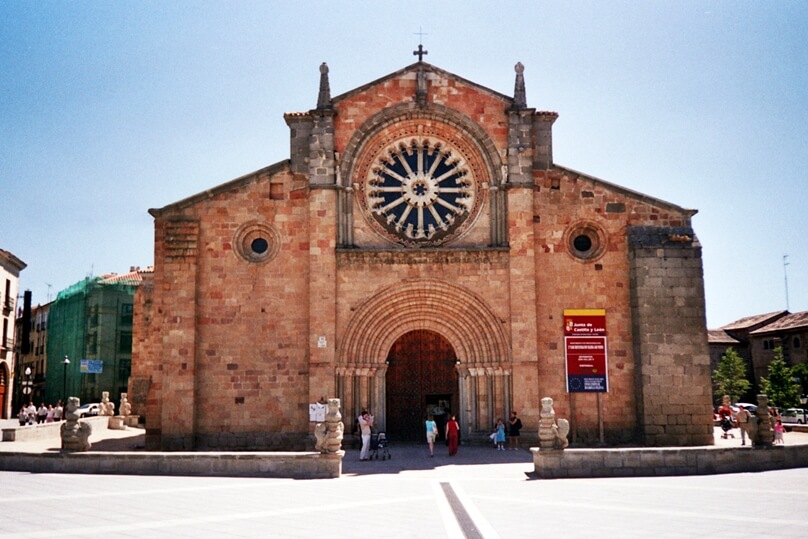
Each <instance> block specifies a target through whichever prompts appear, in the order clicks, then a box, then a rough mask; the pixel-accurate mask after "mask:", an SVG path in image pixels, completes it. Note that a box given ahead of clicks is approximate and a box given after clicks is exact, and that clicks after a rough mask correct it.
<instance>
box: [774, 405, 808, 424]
mask: <svg viewBox="0 0 808 539" xmlns="http://www.w3.org/2000/svg"><path fill="white" fill-rule="evenodd" d="M805 419H806V412H805V410H803V409H802V408H789V409H788V410H783V412H782V413H780V420H781V421H782V422H783V424H784V425H785V424H786V423H793V424H797V425H804V424H805Z"/></svg>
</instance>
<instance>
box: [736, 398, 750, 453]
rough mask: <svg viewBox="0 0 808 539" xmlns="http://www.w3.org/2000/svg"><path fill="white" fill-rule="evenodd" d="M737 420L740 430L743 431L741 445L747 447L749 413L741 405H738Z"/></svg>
mask: <svg viewBox="0 0 808 539" xmlns="http://www.w3.org/2000/svg"><path fill="white" fill-rule="evenodd" d="M735 420H736V421H737V422H738V429H740V431H741V445H746V424H747V423H749V412H747V411H746V408H744V407H743V406H741V405H740V404H739V405H738V412H737V413H736V414H735Z"/></svg>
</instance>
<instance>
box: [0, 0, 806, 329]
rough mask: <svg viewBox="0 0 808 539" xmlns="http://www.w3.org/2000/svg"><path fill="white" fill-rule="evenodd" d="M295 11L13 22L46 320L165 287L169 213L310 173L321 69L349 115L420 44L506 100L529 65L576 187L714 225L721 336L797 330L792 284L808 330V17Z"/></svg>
mask: <svg viewBox="0 0 808 539" xmlns="http://www.w3.org/2000/svg"><path fill="white" fill-rule="evenodd" d="M273 4H281V3H280V2H277V3H271V2H265V1H255V2H250V1H239V2H219V1H216V2H203V1H194V2H183V1H173V2H163V1H128V2H123V1H122V2H107V1H92V0H88V1H84V2H60V1H58V2H57V1H37V2H29V1H17V0H6V1H4V2H2V3H0V92H2V93H1V94H0V201H1V202H2V220H1V221H0V247H2V248H4V249H6V250H9V251H11V252H12V253H14V254H15V255H17V256H18V257H19V258H21V259H22V260H24V261H25V262H26V263H27V264H28V267H27V268H26V269H25V270H24V271H23V272H22V275H21V289H30V290H31V291H32V292H33V296H34V303H35V304H36V303H45V302H46V301H47V299H48V293H50V296H51V297H52V298H53V297H55V295H56V293H57V292H58V291H59V290H61V289H63V288H65V287H67V286H69V285H71V284H73V283H75V282H77V281H79V280H81V279H83V278H84V277H85V276H87V275H89V274H93V275H98V274H102V273H108V272H118V273H122V272H125V271H128V269H129V267H130V266H132V265H139V266H147V265H150V264H152V263H153V223H152V219H151V217H150V216H149V215H148V214H147V210H148V209H149V208H155V207H162V206H165V205H167V204H170V203H172V202H175V201H177V200H180V199H183V198H185V197H187V196H190V195H193V194H196V193H198V192H200V191H203V190H205V189H208V188H210V187H214V186H216V185H219V184H221V183H224V182H226V181H229V180H231V179H233V178H236V177H239V176H241V175H243V174H246V173H249V172H252V171H254V170H257V169H259V168H261V167H264V166H267V165H270V164H273V163H276V162H278V161H281V160H283V159H285V158H287V157H288V154H289V130H288V128H287V126H286V124H285V123H284V121H283V117H282V115H283V113H284V112H290V111H306V110H309V109H311V108H313V107H314V106H315V105H316V100H317V89H318V81H319V71H318V67H319V65H320V63H321V62H323V61H325V62H328V65H329V66H330V68H331V72H330V81H331V91H332V95H335V96H336V95H339V94H341V93H343V92H346V91H348V90H351V89H353V88H355V87H357V86H360V85H362V84H365V83H367V82H370V81H372V80H375V79H377V78H379V77H382V76H384V75H386V74H388V73H390V72H392V71H395V70H397V69H400V68H402V67H404V66H406V65H409V64H411V63H412V62H413V61H414V60H415V58H414V57H413V55H412V51H413V49H414V48H416V46H417V45H418V40H419V36H418V35H416V34H417V33H418V32H419V29H420V30H422V31H423V33H425V34H426V35H424V36H423V44H424V47H425V48H426V49H427V50H428V51H429V54H428V55H427V56H426V57H425V60H426V61H428V62H429V63H431V64H433V65H435V66H437V67H440V68H442V69H445V70H447V71H450V72H452V73H456V74H457V75H459V76H461V77H464V78H467V79H470V80H473V81H475V82H478V83H479V84H482V85H484V86H487V87H489V88H492V89H494V90H496V91H499V92H501V93H504V94H507V95H512V94H513V81H514V71H513V66H514V64H515V63H516V62H517V61H521V62H522V63H523V64H524V65H525V78H526V83H527V98H528V105H529V106H531V107H535V108H537V109H539V110H554V111H557V112H558V113H559V114H560V118H559V119H558V121H557V122H556V124H555V129H554V157H555V162H556V163H558V164H560V165H563V166H566V167H569V168H573V169H575V170H579V171H581V172H584V173H587V174H590V175H593V176H596V177H599V178H602V179H604V180H606V181H609V182H612V183H616V184H618V185H622V186H624V187H627V188H629V189H633V190H635V191H639V192H642V193H646V194H648V195H651V196H654V197H657V198H661V199H663V200H666V201H669V202H672V203H674V204H677V205H679V206H683V207H687V208H695V209H698V210H699V213H698V214H697V215H696V216H695V217H694V219H693V224H694V226H695V229H696V233H697V235H698V237H699V239H700V240H701V242H702V245H703V249H704V251H703V254H704V273H705V288H706V298H707V323H708V326H709V327H718V326H721V325H724V324H727V323H729V322H731V321H733V320H736V319H738V318H741V317H744V316H748V315H753V314H760V313H765V312H771V311H776V310H780V309H784V308H786V286H785V275H786V271H787V275H788V297H789V307H790V310H791V311H792V312H797V311H804V310H808V181H806V180H808V2H806V1H798V0H792V1H788V0H786V1H777V2H760V1H749V0H740V1H738V0H733V1H718V2H705V1H687V0H679V1H676V2H671V1H669V0H659V1H643V2H637V1H607V0H597V1H571V2H566V1H564V2H561V1H559V2H543V1H522V2H512V1H500V2H491V1H450V2H449V1H444V2H433V1H422V0H410V1H408V2H382V1H356V0H354V1H334V0H331V1H325V0H320V1H316V0H315V1H311V0H310V1H306V2H284V3H283V5H284V7H273ZM286 4H289V5H286ZM786 254H787V255H789V258H788V262H789V265H788V266H787V267H786V266H784V264H783V255H786ZM48 285H50V287H49V286H48Z"/></svg>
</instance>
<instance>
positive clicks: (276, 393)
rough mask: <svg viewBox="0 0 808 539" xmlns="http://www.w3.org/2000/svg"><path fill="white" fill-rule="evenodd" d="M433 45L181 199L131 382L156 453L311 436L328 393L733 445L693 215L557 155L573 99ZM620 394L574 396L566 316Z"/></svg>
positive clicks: (470, 435) (470, 433)
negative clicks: (281, 142)
mask: <svg viewBox="0 0 808 539" xmlns="http://www.w3.org/2000/svg"><path fill="white" fill-rule="evenodd" d="M515 79H516V80H515V86H514V95H513V96H506V95H503V94H500V93H498V92H496V91H493V90H490V89H488V88H486V87H483V86H481V85H479V84H476V83H474V82H471V81H468V80H465V79H463V78H461V77H458V76H457V75H454V74H452V73H449V72H447V71H444V70H442V69H439V68H437V67H435V66H433V65H431V64H429V63H426V62H423V61H420V60H419V61H418V62H416V63H414V64H412V65H409V66H407V67H405V68H403V69H401V70H399V71H397V72H394V73H391V74H389V75H387V76H385V77H382V78H380V79H378V80H376V81H373V82H370V83H368V84H366V85H364V86H361V87H359V88H356V89H354V90H351V91H348V92H346V93H343V94H342V95H339V96H337V97H334V98H332V97H331V92H330V88H329V80H328V68H327V66H326V65H325V64H323V65H322V66H321V67H320V88H319V95H318V100H317V106H316V108H314V109H312V110H310V111H307V112H302V113H289V114H286V115H285V120H286V123H287V125H288V126H289V129H290V140H291V144H290V146H291V148H290V157H289V159H288V160H284V161H281V162H279V163H276V164H274V165H271V166H268V167H266V168H264V169H261V170H258V171H256V172H253V173H251V174H248V175H246V176H243V177H241V178H237V179H235V180H232V181H230V182H228V183H225V184H222V185H220V186H218V187H214V188H212V189H208V190H206V191H204V192H202V193H199V194H197V195H194V196H191V197H189V198H186V199H184V200H181V201H178V202H176V203H174V204H171V205H168V206H166V207H164V208H160V209H153V210H150V213H151V214H152V216H153V217H154V222H155V272H154V278H153V280H152V281H150V282H149V281H147V282H144V283H143V285H142V286H141V287H140V289H139V291H138V293H137V296H136V307H135V313H136V316H135V330H134V333H135V342H134V345H133V362H132V377H131V379H130V384H129V393H130V401H132V404H133V406H134V408H135V410H134V413H139V414H141V415H143V416H145V419H146V429H147V446H148V447H149V448H152V449H157V448H160V449H165V450H180V449H213V448H233V449H248V448H264V449H300V448H304V447H311V445H312V444H313V437H312V435H311V432H312V428H313V424H312V423H310V421H309V419H310V417H309V405H310V404H312V403H316V402H324V399H326V398H330V397H338V398H340V399H341V402H342V413H343V420H344V421H345V424H346V434H347V432H348V431H350V426H351V424H352V422H353V418H355V417H356V416H357V415H358V413H359V412H360V411H361V410H362V409H369V410H370V411H371V412H372V413H373V414H374V415H375V417H376V427H377V429H378V430H384V431H387V433H388V436H389V437H390V438H391V439H393V440H417V441H422V438H423V432H422V431H423V427H422V426H423V419H424V417H425V416H426V415H427V414H429V413H433V414H437V415H438V416H439V420H440V419H444V420H445V418H446V417H447V416H448V414H454V415H456V416H457V418H458V420H459V422H460V425H461V431H462V435H461V436H462V438H463V439H464V440H467V441H473V440H475V439H480V440H482V439H484V438H485V437H486V436H487V434H488V433H490V432H491V430H492V428H493V425H494V423H495V422H496V420H497V418H503V419H505V418H507V417H508V414H509V412H510V411H511V410H516V411H517V412H518V413H519V415H520V417H521V418H522V421H523V424H524V426H525V428H524V431H523V435H524V436H525V437H526V438H527V439H528V440H531V439H535V438H536V430H537V426H538V419H539V410H540V406H541V405H540V399H541V398H542V397H548V396H549V397H552V398H553V399H554V401H555V411H556V414H557V416H559V417H566V418H569V420H570V424H571V427H572V433H573V443H576V442H577V443H582V444H587V443H591V442H594V441H597V439H598V438H599V437H603V438H604V439H605V441H606V442H607V443H618V442H620V443H622V442H629V441H634V442H637V443H642V444H645V445H702V444H711V443H712V440H713V438H712V414H711V383H710V370H709V367H710V361H709V353H708V347H707V333H706V329H705V312H704V288H703V277H702V263H701V247H700V245H699V243H698V240H697V238H696V236H695V234H694V232H693V229H692V226H691V217H692V216H693V215H694V214H695V213H696V212H695V211H694V210H688V209H683V208H681V207H678V206H676V205H674V204H671V203H668V202H664V201H661V200H658V199H655V198H653V197H650V196H647V195H643V194H640V193H636V192H633V191H631V190H628V189H625V188H622V187H619V186H617V185H614V184H611V183H607V182H605V181H603V180H600V179H597V178H594V177H591V176H587V175H585V174H582V173H580V172H575V171H574V170H571V169H568V168H564V167H562V166H559V165H556V164H555V163H554V162H553V156H552V148H553V140H552V126H553V123H554V122H555V121H556V119H557V117H558V115H557V114H556V113H554V112H543V111H538V110H536V109H533V108H529V107H528V106H527V103H526V99H525V83H524V73H523V67H522V66H521V64H517V66H516V77H515ZM567 309H599V310H602V311H603V312H605V317H606V318H605V319H606V330H607V335H608V336H607V339H608V392H605V393H600V394H599V393H595V392H574V393H569V392H568V391H567V375H566V363H565V344H564V343H565V341H564V311H565V310H567Z"/></svg>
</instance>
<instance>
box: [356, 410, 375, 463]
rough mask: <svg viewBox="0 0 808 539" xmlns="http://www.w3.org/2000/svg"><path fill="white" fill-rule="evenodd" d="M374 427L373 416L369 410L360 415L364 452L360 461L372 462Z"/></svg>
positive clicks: (362, 451) (361, 452)
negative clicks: (371, 446)
mask: <svg viewBox="0 0 808 539" xmlns="http://www.w3.org/2000/svg"><path fill="white" fill-rule="evenodd" d="M372 426H373V416H372V415H370V412H368V411H367V410H362V413H361V414H359V432H360V433H361V435H362V450H361V451H360V452H359V460H370V428H371V427H372Z"/></svg>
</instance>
